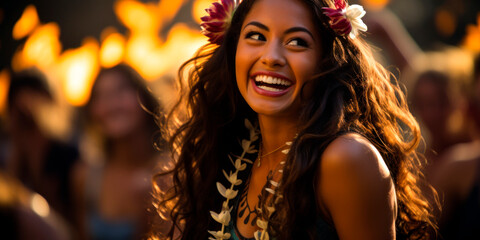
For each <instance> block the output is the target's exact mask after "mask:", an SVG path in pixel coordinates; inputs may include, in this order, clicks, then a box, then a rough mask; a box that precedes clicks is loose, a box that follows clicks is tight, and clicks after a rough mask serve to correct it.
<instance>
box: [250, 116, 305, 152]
mask: <svg viewBox="0 0 480 240" xmlns="http://www.w3.org/2000/svg"><path fill="white" fill-rule="evenodd" d="M258 120H259V124H260V132H261V134H262V149H261V151H262V154H266V153H270V152H272V151H275V150H276V149H278V148H279V147H281V146H282V145H285V143H286V142H290V141H293V138H294V137H295V135H296V134H297V126H298V122H297V120H296V119H288V118H279V117H271V116H265V115H259V116H258ZM280 152H281V151H280V150H279V151H278V152H277V153H276V154H271V155H270V154H269V155H270V156H265V159H271V158H273V157H274V156H278V153H280Z"/></svg>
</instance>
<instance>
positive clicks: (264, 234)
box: [208, 119, 292, 240]
mask: <svg viewBox="0 0 480 240" xmlns="http://www.w3.org/2000/svg"><path fill="white" fill-rule="evenodd" d="M245 127H246V128H247V129H248V130H249V133H250V137H249V139H248V140H247V139H243V140H242V149H243V152H242V155H240V156H235V155H233V157H235V158H236V159H235V162H234V161H233V159H232V156H228V158H229V159H230V162H231V163H232V164H233V165H234V166H235V172H232V171H230V173H229V174H227V172H225V170H223V174H224V175H225V178H227V180H228V181H229V182H230V183H231V186H230V188H226V187H225V186H223V184H221V183H220V182H217V189H218V192H219V193H220V194H221V195H222V196H223V197H224V198H225V199H226V200H225V201H224V202H223V203H222V210H221V211H220V212H219V213H216V212H214V211H210V215H211V216H212V218H213V219H214V220H215V221H216V222H218V223H220V224H222V228H221V229H220V231H208V233H210V234H211V235H212V236H213V237H209V238H208V239H210V240H223V239H230V237H231V234H230V233H228V232H227V233H226V232H225V226H228V225H229V224H230V220H231V211H232V209H233V207H229V206H228V204H229V202H230V200H231V199H234V198H235V197H236V196H237V194H238V190H234V187H235V186H238V185H240V184H242V180H241V179H238V173H239V172H240V171H243V170H245V169H246V168H247V164H245V163H244V162H246V163H249V164H253V161H251V160H249V159H247V158H245V155H246V154H247V153H249V154H252V153H256V152H258V151H257V150H256V147H255V145H253V143H254V142H255V141H256V140H257V139H258V135H259V133H258V131H257V130H256V128H255V127H253V125H252V123H251V122H250V121H249V120H248V119H245ZM291 144H292V142H287V143H286V145H289V146H290V145H291ZM289 150H290V149H285V150H282V153H283V154H288V152H289ZM280 164H281V165H285V161H282V162H280ZM278 172H279V173H283V166H282V168H281V169H279V170H278ZM270 184H271V187H269V188H268V187H266V188H265V190H266V191H267V192H268V193H270V194H272V195H274V196H273V199H274V200H273V205H272V206H267V207H266V209H267V211H268V215H267V217H268V218H270V216H271V215H272V214H273V213H274V212H275V207H273V206H274V205H275V204H276V203H277V201H279V200H280V199H281V198H282V197H283V196H282V195H281V194H279V193H278V192H276V191H275V190H276V189H277V188H279V186H280V182H275V181H273V180H270ZM257 211H259V212H260V213H261V209H257ZM256 224H257V226H258V227H259V228H260V230H257V231H255V233H254V237H255V240H269V239H270V236H269V234H268V231H267V228H268V220H263V219H261V218H260V217H259V218H258V219H257V222H256Z"/></svg>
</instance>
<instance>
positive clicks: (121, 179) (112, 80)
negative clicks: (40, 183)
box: [75, 65, 166, 240]
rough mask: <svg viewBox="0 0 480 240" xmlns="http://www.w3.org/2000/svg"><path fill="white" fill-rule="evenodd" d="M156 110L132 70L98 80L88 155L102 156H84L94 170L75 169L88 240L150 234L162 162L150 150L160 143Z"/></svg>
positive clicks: (109, 72) (105, 73)
mask: <svg viewBox="0 0 480 240" xmlns="http://www.w3.org/2000/svg"><path fill="white" fill-rule="evenodd" d="M159 110H160V106H159V103H158V101H157V99H156V98H155V97H154V96H153V95H152V94H151V93H150V92H149V90H148V89H147V87H146V84H145V83H144V80H143V79H142V78H141V77H140V75H138V74H137V73H136V72H135V71H134V70H133V69H132V68H130V67H128V66H126V65H118V66H115V67H113V68H110V69H103V70H101V71H100V73H99V74H98V76H97V79H96V81H95V83H94V85H93V87H92V91H91V98H90V101H89V102H88V104H87V106H86V111H87V113H86V114H87V115H88V120H87V128H88V129H87V131H89V133H90V134H89V137H90V138H89V139H88V141H87V142H88V143H89V144H90V145H94V146H93V147H94V148H95V147H97V149H92V148H89V149H88V148H87V149H88V151H98V152H99V153H100V154H99V155H97V156H96V157H95V156H92V155H93V154H91V152H87V153H85V155H86V156H90V158H97V159H87V160H88V161H89V162H90V163H93V164H84V165H83V167H80V168H79V169H77V173H76V177H75V178H76V179H77V180H76V182H77V188H76V190H77V191H79V196H80V198H81V199H84V200H85V201H84V204H83V205H81V206H79V208H80V209H82V210H83V211H84V213H86V214H85V216H84V217H85V218H84V220H85V221H84V222H85V226H82V228H84V230H85V231H86V232H87V235H88V238H89V239H104V240H105V239H116V240H120V239H140V238H142V237H144V234H146V233H147V232H148V230H149V226H148V224H149V221H150V220H151V219H150V217H149V213H148V212H147V208H148V207H149V206H150V205H151V203H152V201H151V197H150V192H151V189H152V188H151V187H152V185H151V177H152V172H153V170H154V167H155V166H156V165H157V164H158V163H162V162H165V161H166V158H165V157H164V155H163V154H161V152H159V151H157V149H156V148H155V146H154V142H155V141H156V143H159V142H161V141H162V140H161V138H160V137H158V136H159V133H158V126H157V118H155V117H154V116H155V114H157V113H158V111H159ZM154 113H155V114H154ZM95 137H96V140H97V141H98V142H96V141H95ZM92 143H93V144H92ZM95 145H96V146H95ZM98 148H100V149H98ZM95 162H96V163H97V164H94V163H95Z"/></svg>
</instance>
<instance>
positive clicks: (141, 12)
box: [114, 0, 161, 35]
mask: <svg viewBox="0 0 480 240" xmlns="http://www.w3.org/2000/svg"><path fill="white" fill-rule="evenodd" d="M114 10H115V13H116V14H117V17H118V19H119V20H120V21H121V22H122V23H123V24H124V25H125V26H126V27H127V28H128V29H129V30H130V31H131V32H132V34H134V35H135V34H148V35H149V34H157V31H158V29H160V24H161V23H160V17H159V16H158V15H157V14H156V13H157V11H158V9H157V6H156V5H154V4H152V3H147V4H143V3H141V2H137V1H132V0H119V1H117V2H116V3H115V6H114Z"/></svg>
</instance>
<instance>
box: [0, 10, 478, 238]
mask: <svg viewBox="0 0 480 240" xmlns="http://www.w3.org/2000/svg"><path fill="white" fill-rule="evenodd" d="M367 21H368V22H367V25H368V26H369V28H370V29H369V34H368V36H367V40H368V41H371V42H372V43H374V44H375V45H377V46H379V48H380V49H383V51H379V52H378V55H379V56H378V57H379V58H382V59H383V60H382V61H383V63H384V64H385V65H388V66H394V68H393V69H391V70H392V71H393V72H394V75H395V76H394V77H392V81H399V82H400V84H402V85H405V86H406V88H405V90H406V91H407V93H408V96H409V102H410V103H411V110H412V112H413V113H414V115H415V116H416V118H417V120H418V121H419V123H420V125H421V129H422V132H423V137H424V143H423V145H422V146H421V147H420V148H419V151H420V152H421V153H423V156H424V157H425V172H424V174H425V176H426V178H427V180H428V181H429V183H430V184H432V186H433V187H434V188H435V189H436V191H438V193H439V196H440V197H439V199H438V203H439V204H440V206H441V211H439V212H438V213H437V214H436V215H437V220H438V224H439V229H438V230H432V231H437V234H436V235H435V234H434V236H436V238H437V239H480V57H479V56H475V55H474V54H471V53H467V52H464V51H463V50H461V49H457V48H455V47H442V48H440V49H438V50H437V51H432V52H422V51H421V50H420V48H418V46H416V44H415V43H414V41H413V40H412V39H411V38H410V37H409V36H408V34H407V33H406V31H405V30H404V29H403V27H402V26H401V24H400V22H399V21H398V20H396V19H395V16H393V15H392V14H391V13H388V12H383V13H381V14H380V13H379V14H378V15H375V14H372V15H371V17H370V18H369V19H368V20H367ZM394 78H395V79H394ZM166 112H167V109H165V107H164V106H162V104H161V103H160V101H159V100H158V96H156V95H155V94H153V93H152V92H151V91H150V90H149V88H148V86H147V83H146V82H145V81H144V80H143V79H142V78H141V76H140V75H139V74H138V73H136V72H135V70H133V69H132V68H131V67H129V66H127V65H123V64H121V65H117V66H115V67H113V68H109V69H102V70H101V71H100V73H99V74H98V76H97V77H96V80H95V82H94V85H93V87H92V89H91V94H90V99H89V101H88V103H87V104H86V105H85V106H84V107H82V108H78V109H75V113H74V114H73V116H74V117H73V118H62V117H60V116H61V115H62V114H65V113H63V112H62V110H61V108H59V107H58V103H57V99H56V94H55V93H53V92H52V88H50V87H49V85H48V81H47V80H46V79H45V76H44V75H43V74H42V73H41V72H39V71H37V70H34V69H31V70H28V71H22V72H17V73H12V75H11V78H10V85H9V89H8V97H7V109H6V114H5V116H4V117H3V118H2V120H1V122H0V123H1V125H0V226H2V229H3V230H2V239H3V237H5V239H80V240H83V239H142V238H145V237H147V236H148V234H149V231H150V226H151V225H152V223H153V222H154V221H155V217H156V216H157V215H158V214H157V212H156V210H155V208H154V206H153V205H152V202H153V201H152V177H153V175H154V174H155V173H158V172H159V171H160V169H161V168H162V167H163V166H165V165H167V164H168V163H169V161H170V160H169V156H170V155H169V152H168V150H167V149H166V148H165V146H166V144H165V139H164V137H163V135H162V131H161V128H159V126H161V121H162V118H161V116H162V115H163V114H165V113H166ZM59 119H60V120H59ZM62 119H63V121H69V123H62V122H61V120H62ZM53 120H55V121H53ZM61 126H68V128H69V131H70V134H68V137H65V136H64V135H61V134H58V133H57V132H56V131H55V130H58V128H61ZM432 201H436V199H432Z"/></svg>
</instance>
